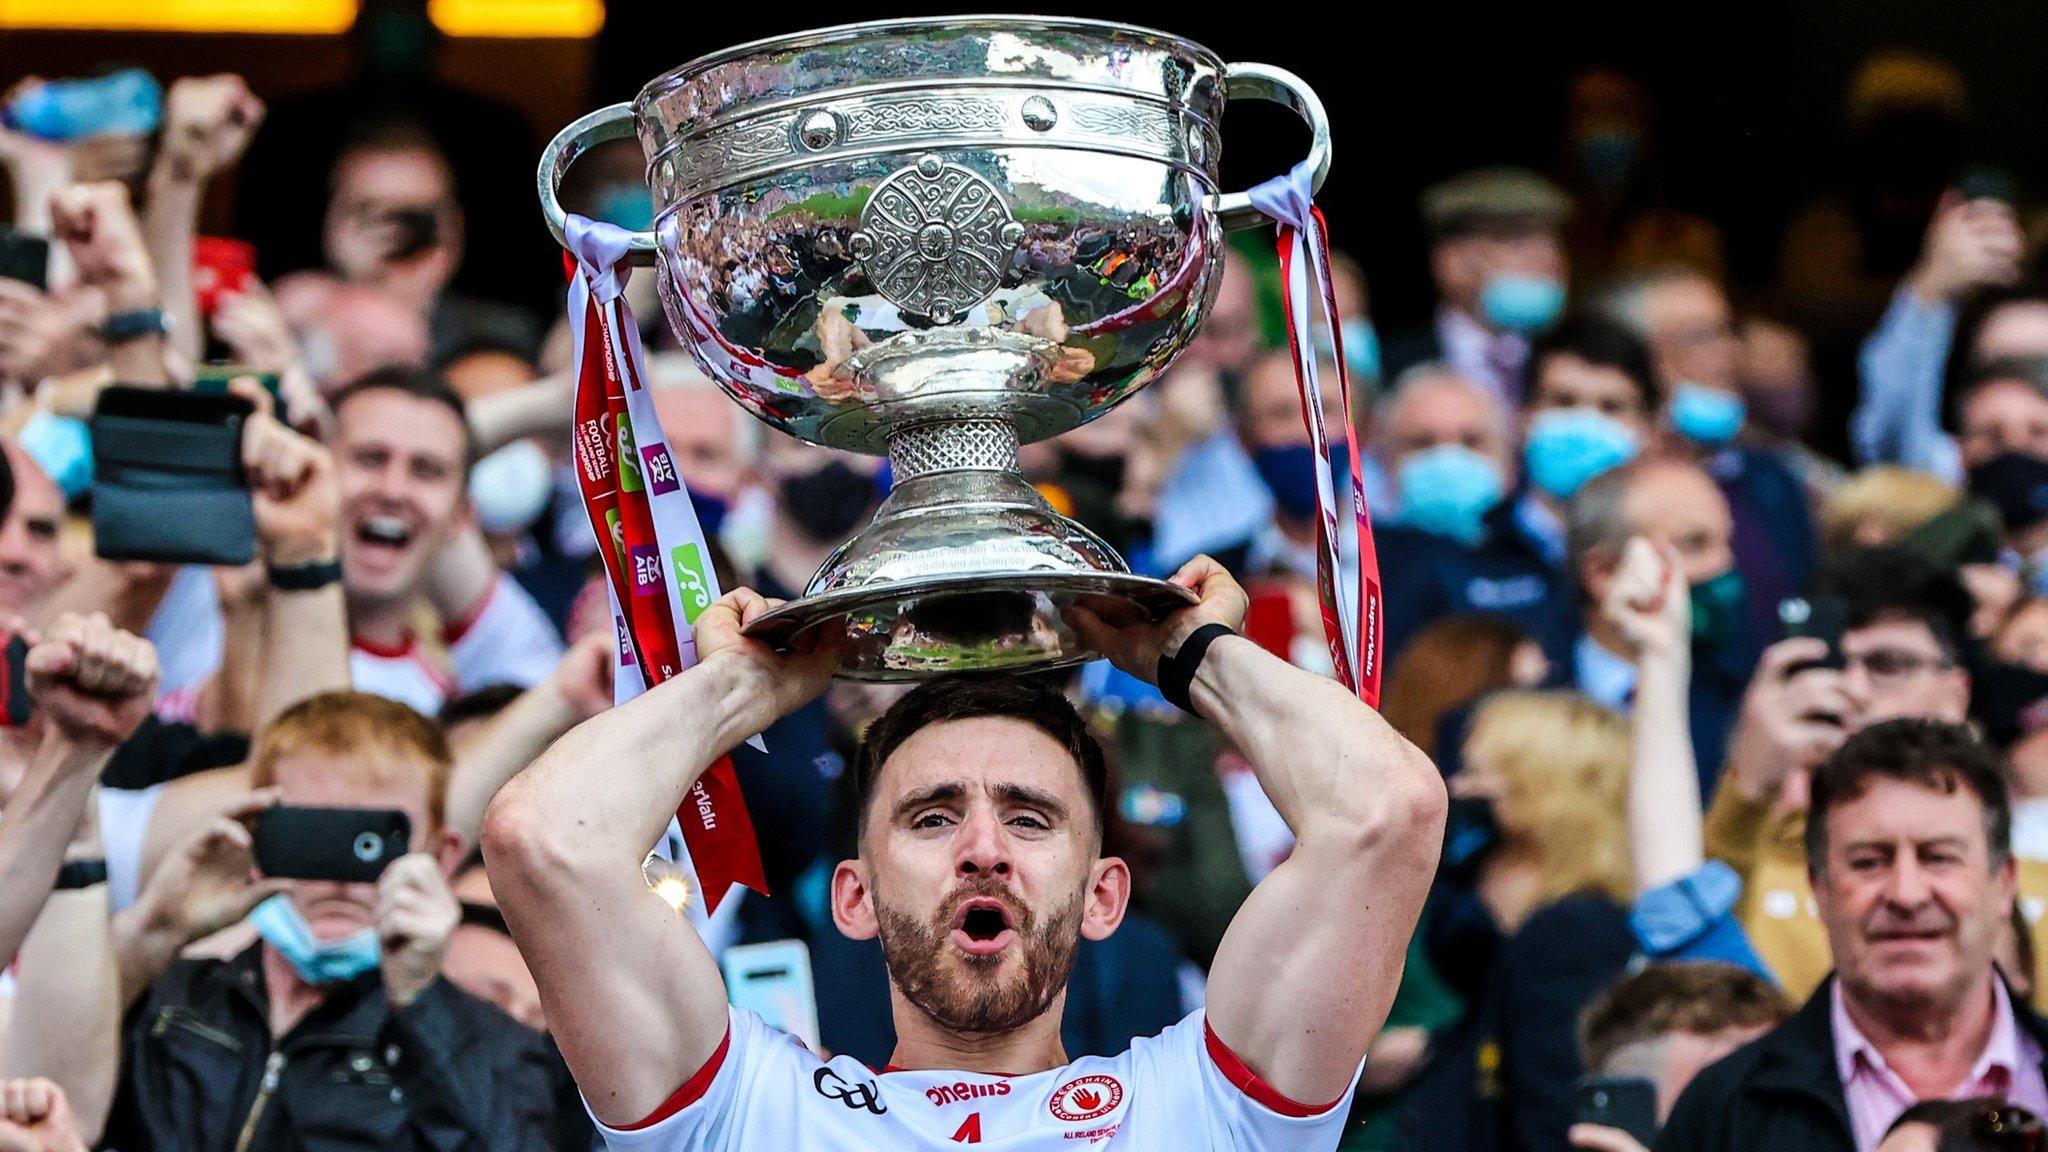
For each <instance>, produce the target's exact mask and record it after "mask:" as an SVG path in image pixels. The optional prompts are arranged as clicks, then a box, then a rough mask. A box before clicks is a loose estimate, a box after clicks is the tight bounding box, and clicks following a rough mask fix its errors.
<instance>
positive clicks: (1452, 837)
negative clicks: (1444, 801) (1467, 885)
mask: <svg viewBox="0 0 2048 1152" xmlns="http://www.w3.org/2000/svg"><path fill="white" fill-rule="evenodd" d="M1498 843H1500V822H1499V821H1498V820H1496V819H1495V818H1494V814H1493V801H1491V800H1488V799H1486V798H1485V797H1483V796H1453V797H1451V802H1450V809H1449V811H1448V813H1447V814H1446V819H1445V821H1444V868H1445V869H1446V870H1447V871H1451V872H1458V873H1466V874H1469V872H1470V870H1471V869H1473V868H1476V867H1478V865H1479V862H1480V861H1481V860H1482V859H1484V858H1485V856H1486V853H1487V852H1488V851H1489V850H1490V849H1492V848H1493V846H1494V845H1496V844H1498Z"/></svg>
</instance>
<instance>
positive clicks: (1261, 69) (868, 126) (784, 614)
mask: <svg viewBox="0 0 2048 1152" xmlns="http://www.w3.org/2000/svg"><path fill="white" fill-rule="evenodd" d="M1232 98H1238V99H1243V98H1252V99H1260V100H1271V101H1275V102H1278V103H1281V104H1285V105H1286V106H1287V107H1289V108H1291V109H1293V110H1294V111H1295V112H1296V113H1297V114H1298V115H1300V116H1301V117H1302V118H1303V119H1304V120H1306V121H1307V122H1308V125H1309V127H1310V129H1311V132H1312V143H1311V147H1310V153H1309V160H1310V163H1311V166H1312V168H1313V170H1314V172H1315V180H1316V183H1317V184H1318V185H1320V184H1321V182H1322V177H1323V174H1324V172H1325V171H1327V169H1328V167H1329V159H1330V144H1329V139H1330V133H1329V124H1328V121H1327V120H1326V119H1325V117H1324V114H1323V108H1322V104H1321V102H1320V101H1319V100H1317V99H1316V96H1315V93H1313V92H1311V91H1310V90H1309V89H1308V87H1307V86H1306V85H1304V84H1303V83H1302V82H1301V81H1300V80H1299V79H1297V78H1296V77H1294V76H1293V75H1291V74H1289V73H1287V72H1284V71H1282V70H1280V69H1278V68H1271V67H1267V66H1265V65H1262V64H1228V65H1226V64H1224V63H1223V61H1222V60H1221V59H1219V58H1218V57H1217V56H1216V55H1215V54H1214V53H1212V52H1210V51H1209V50H1208V49H1206V48H1203V47H1201V46H1200V45H1198V44H1193V43H1190V42H1188V41H1186V40H1183V39H1181V38H1179V37H1176V36H1170V35H1167V34H1166V33H1163V32H1154V31H1150V30H1147V29H1144V28H1135V27H1130V26H1127V25H1122V24H1110V23H1101V22H1096V21H1086V20H1062V19H1048V18H1042V17H1024V16H977V17H956V18H941V19H921V20H889V21H878V22H874V23H866V24H852V25H847V26H844V27H839V28H828V29H824V30H822V31H816V32H806V33H803V34H800V35H795V36H784V37H778V38H776V39H772V40H762V41H758V42H756V43H753V44H747V45H742V46H741V47H738V48H733V49H730V50H728V51H724V52H719V53H716V54H713V55H710V56H705V57H703V58H701V59H699V60H696V61H693V62H691V63H689V64H685V65H683V66H682V67H680V68H677V69H675V70H674V71H672V72H669V73H668V74H666V75H664V76H661V77H660V78H658V79H656V80H654V81H653V82H652V83H650V84H648V85H647V86H646V87H645V88H644V89H642V90H641V92H640V96H639V98H638V99H637V100H635V101H633V102H632V103H631V104H615V105H612V106H611V107H609V108H603V109H600V110H598V111H596V112H593V113H591V114H590V115H588V116H585V117H583V118H582V119H580V120H577V121H576V122H575V123H573V124H571V125H569V126H568V127H567V128H564V129H563V130H562V132H561V133H560V134H559V135H557V136H556V137H555V139H554V141H553V142H552V143H550V144H549V145H548V147H547V150H546V152H544V153H543V154H542V156H541V161H540V179H539V182H540V198H541V204H542V207H543V208H544V210H545V211H546V213H547V219H548V225H549V227H551V228H552V229H553V230H554V232H555V235H556V236H557V237H558V238H559V237H560V236H561V235H562V229H563V213H562V208H561V205H560V204H559V203H558V201H557V190H558V189H559V187H560V185H561V181H562V175H563V173H564V172H565V171H566V170H567V169H568V167H569V166H570V165H571V164H572V163H574V162H575V160H576V158H577V156H578V155H580V154H581V153H582V152H583V151H584V150H585V149H587V148H588V147H590V146H591V145H592V144H595V143H598V142H600V141H605V140H612V139H618V138H621V137H624V136H626V135H628V134H636V135H638V137H639V139H640V144H641V147H642V148H643V149H644V150H645V152H646V155H647V175H648V181H649V183H650V184H651V185H652V188H653V194H654V203H655V212H656V215H655V229H654V231H652V232H644V233H639V234H637V235H636V236H635V237H634V238H633V256H634V258H635V259H636V260H639V261H644V262H646V263H653V262H654V261H655V260H656V258H657V257H658V258H659V261H660V264H661V269H662V274H661V278H660V282H659V287H660V290H661V298H662V303H663V305H664V307H665V308H666V309H667V311H668V316H669V321H670V323H671V324H673V325H674V327H675V330H676V332H677V333H678V334H680V336H681V337H682V339H683V341H684V343H685V344H686V345H687V346H688V347H689V348H690V349H691V350H692V351H693V352H694V354H695V355H696V358H697V359H698V360H699V361H700V362H701V363H702V364H703V366H704V368H705V369H706V370H707V371H708V372H709V373H710V374H711V376H712V378H713V379H715V380H717V381H718V383H719V385H720V386H721V387H722V388H724V390H725V391H726V393H727V394H728V395H730V396H731V397H732V398H733V399H734V400H737V401H738V402H739V403H740V406H741V407H743V408H745V409H746V410H747V411H748V412H751V413H752V414H753V415H754V416H756V417H758V418H759V419H761V420H763V421H766V422H767V423H768V424H770V425H772V426H773V427H775V428H777V429H780V430H781V431H784V432H787V433H789V434H790V435H792V436H796V437H798V438H800V439H803V440H808V441H810V442H812V443H816V444H824V445H828V446H830V447H834V448H843V449H847V450H850V451H854V452H868V453H875V454H884V453H886V454H887V455H888V457H889V462H890V467H891V471H892V474H893V477H894V488H893V490H892V491H891V492H890V494H889V497H888V499H887V500H885V501H884V502H883V504H882V506H881V508H880V510H879V511H877V512H876V514H875V518H874V521H873V523H871V524H870V525H869V526H868V527H867V528H865V529H864V530H862V531H861V532H860V533H859V534H858V535H856V536H855V537H853V539H851V540H849V541H848V542H847V543H846V544H845V545H844V546H843V547H841V548H840V549H838V550H837V551H836V552H834V553H833V554H832V555H831V557H830V558H829V559H827V560H826V561H825V564H824V567H822V568H820V569H819V570H818V573H817V575H816V576H814V577H812V578H811V582H810V585H809V586H808V587H807V588H806V589H805V590H804V595H803V596H802V597H800V598H799V599H796V600H793V601H791V602H789V603H788V604H786V605H783V606H782V607H780V608H778V609H776V610H775V611H773V612H771V613H769V614H767V615H765V616H764V617H762V618H761V619H760V620H759V621H758V622H757V623H756V624H755V625H754V626H753V627H752V628H751V629H750V631H751V632H752V633H753V634H756V635H760V636H762V637H763V638H765V639H769V640H771V641H773V642H776V643H793V642H795V641H796V640H797V638H798V637H799V636H800V635H802V634H803V633H806V632H808V631H810V630H812V629H820V628H837V629H844V631H845V633H846V636H847V641H848V642H847V644H846V647H845V653H846V655H845V661H844V664H843V667H842V670H841V671H842V675H846V676H850V677H854V678H857V679H863V680H906V679H917V678H921V677H925V676H930V675H935V674H938V673H940V672H954V671H969V670H975V669H995V668H1004V669H1022V668H1043V667H1053V666H1057V665H1063V664H1072V663H1076V662H1079V661H1082V660H1086V659H1089V658H1090V657H1091V655H1092V654H1091V653H1090V652H1089V651H1088V650H1087V648H1086V646H1085V645H1083V644H1082V643H1081V641H1080V639H1079V637H1078V636H1077V635H1076V634H1075V633H1074V632H1073V631H1072V629H1070V628H1069V627H1068V626H1067V625H1066V624H1065V622H1063V620H1062V619H1061V610H1062V609H1063V608H1064V607H1066V606H1067V605H1069V604H1072V603H1076V602H1079V603H1083V604H1088V605H1089V606H1091V607H1093V608H1095V609H1096V610H1097V611H1099V612H1101V613H1102V614H1103V615H1104V616H1105V617H1106V618H1108V619H1111V620H1118V619H1132V618H1135V617H1136V616H1137V615H1138V614H1140V613H1143V614H1149V615H1152V616H1154V617H1156V616H1158V615H1160V614H1163V613H1165V612H1167V611H1170V610H1171V609H1173V608H1175V607H1178V606H1179V605H1182V604H1185V603H1187V602H1189V601H1190V600H1191V599H1192V595H1191V594H1190V593H1188V592H1187V591H1186V590H1184V589H1181V588H1179V587H1177V586H1174V585H1172V584H1169V583H1167V582H1165V581H1163V580H1155V579H1151V578H1149V577H1144V576H1137V575H1133V574H1132V573H1131V571H1130V569H1129V567H1128V566H1127V565H1126V564H1125V563H1124V561H1123V560H1122V559H1121V558H1120V557H1118V556H1117V554H1116V553H1115V552H1114V551H1113V550H1112V549H1111V548H1110V547H1109V545H1108V544H1106V543H1104V542H1103V540H1102V539H1101V538H1100V537H1098V536H1097V535H1096V534H1095V533H1093V532H1090V531H1089V530H1088V529H1086V528H1083V527H1082V526H1081V525H1079V524H1077V523H1075V522H1074V521H1072V520H1070V519H1067V518H1066V517H1064V516H1061V515H1059V514H1058V513H1056V512H1054V511H1053V510H1052V508H1051V507H1050V506H1049V505H1048V504H1047V503H1046V502H1045V500H1044V499H1043V498H1042V497H1040V496H1039V495H1038V493H1037V492H1036V491H1035V490H1034V489H1033V488H1032V486H1031V485H1030V484H1028V483H1026V482H1025V480H1024V479H1023V477H1022V476H1020V475H1019V474H1018V471H1017V447H1018V445H1019V444H1028V443H1031V442H1033V441H1036V440H1043V439H1045V438H1047V437H1050V436H1057V435H1059V434H1060V433H1062V432H1065V431H1067V430H1068V429H1070V428H1074V427H1076V426H1078V425H1080V424H1084V423H1086V422H1087V421H1089V420H1092V419H1094V418H1095V417H1097V416H1100V415H1101V414H1103V413H1104V412H1107V411H1108V410H1109V409H1110V408H1111V407H1113V406H1114V405H1116V404H1118V403H1119V402H1121V401H1122V400H1124V399H1125V398H1126V397H1128V396H1129V395H1130V394H1131V393H1133V392H1135V391H1137V390H1138V389H1140V388H1142V387H1144V386H1145V385H1146V384H1147V383H1149V382H1151V381H1152V380H1154V379H1157V378H1158V376H1159V375H1160V373H1162V372H1164V371H1166V369H1167V367H1168V365H1170V364H1172V363H1173V360H1174V357H1175V356H1176V355H1178V354H1179V353H1180V351H1181V349H1182V348H1184V347H1186V345H1187V343H1188V340H1189V339H1190V338H1191V337H1192V336H1193V335H1194V334H1195V330H1196V329H1197V328H1198V327H1200V325H1201V322H1202V316H1203V314H1204V312H1205V311H1206V310H1207V309H1208V307H1209V305H1210V302H1211V301H1212V299H1213V298H1214V295H1215V289H1216V283H1217V280H1218V278H1219V276H1220V273H1221V268H1222V258H1223V246H1222V236H1223V232H1224V231H1225V230H1226V229H1233V228H1244V227H1250V226H1253V225H1258V224H1263V223H1265V222H1266V217H1265V216H1263V215H1262V214H1261V213H1260V212H1259V211H1258V210H1257V209H1256V208H1254V207H1253V206H1252V204H1251V201H1250V199H1249V197H1248V196H1247V195H1246V194H1244V193H1231V194H1219V193H1218V192H1217V187H1216V185H1217V180H1216V167H1217V157H1218V154H1219V152H1220V151H1221V142H1220V140H1219V137H1218V129H1219V126H1220V125H1221V123H1222V118H1223V108H1224V104H1225V102H1226V101H1227V100H1229V99H1232Z"/></svg>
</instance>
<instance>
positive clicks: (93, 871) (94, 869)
mask: <svg viewBox="0 0 2048 1152" xmlns="http://www.w3.org/2000/svg"><path fill="white" fill-rule="evenodd" d="M106 882H107V861H106V858H105V857H101V858H100V859H97V860H66V861H65V862H64V866H63V867H62V868H59V869H57V891H59V892H68V891H71V890H72V889H75V888H90V887H92V886H93V885H95V884H105V883H106Z"/></svg>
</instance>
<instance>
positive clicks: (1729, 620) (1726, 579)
mask: <svg viewBox="0 0 2048 1152" xmlns="http://www.w3.org/2000/svg"><path fill="white" fill-rule="evenodd" d="M1747 591H1748V590H1747V589H1746V588H1744V587H1743V583H1742V573H1740V572H1737V571H1736V570H1735V569H1733V568H1730V569H1728V570H1727V571H1726V572H1723V573H1721V574H1720V575H1718V576H1709V577H1707V578H1706V579H1705V580H1702V581H1700V582H1699V583H1697V584H1695V585H1693V586H1692V639H1693V643H1695V644H1698V645H1700V646H1701V647H1703V648H1722V647H1726V646H1727V645H1728V644H1729V643H1730V642H1731V641H1733V640H1734V639H1735V633H1736V631H1737V630H1738V629H1739V628H1741V627H1742V609H1743V604H1744V601H1745V600H1746V599H1747Z"/></svg>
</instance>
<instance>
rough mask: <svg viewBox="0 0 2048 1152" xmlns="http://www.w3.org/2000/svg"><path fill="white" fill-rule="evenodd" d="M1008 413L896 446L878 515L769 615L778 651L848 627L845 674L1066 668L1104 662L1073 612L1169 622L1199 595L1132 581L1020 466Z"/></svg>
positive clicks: (768, 633) (766, 625) (766, 623)
mask: <svg viewBox="0 0 2048 1152" xmlns="http://www.w3.org/2000/svg"><path fill="white" fill-rule="evenodd" d="M1016 452H1017V441H1016V438H1015V435H1014V434H1013V433H1011V432H1010V431H1009V430H1008V428H1007V426H1005V425H1003V424H1002V423H1000V422H998V421H988V420H981V421H961V422H956V423H950V424H942V425H931V426H927V427H926V429H924V430H912V432H911V433H909V434H906V435H902V436H899V437H898V438H897V439H896V440H895V441H893V442H892V444H891V459H892V460H894V461H895V462H896V464H897V465H898V469H899V471H898V475H899V477H902V476H903V475H904V473H905V472H906V471H907V472H910V473H912V474H911V475H909V476H908V477H907V478H900V479H898V481H897V483H896V487H895V489H894V490H893V491H891V492H890V493H889V498H888V499H887V500H885V501H883V502H882V507H881V508H880V509H879V510H878V511H877V512H876V514H875V522H874V523H873V524H870V525H869V526H868V527H867V528H866V529H864V530H863V531H862V532H861V533H860V534H859V535H857V536H855V537H854V538H853V539H851V540H849V541H847V542H846V543H845V544H843V545H841V546H840V548H839V550H838V551H836V552H834V553H833V554H832V555H831V556H830V557H828V558H826V560H825V564H824V566H823V567H822V568H820V569H819V570H818V574H817V575H816V576H814V577H812V578H811V583H810V586H809V587H808V588H807V589H806V590H805V595H804V596H803V597H802V598H800V599H797V600H793V601H791V602H789V603H788V604H785V605H783V606H782V607H780V608H777V609H775V610H774V611H772V612H769V613H767V614H766V615H764V616H762V617H761V618H760V619H758V620H756V621H755V622H754V623H753V625H752V626H751V627H749V628H748V629H747V634H748V635H750V636H755V637H759V638H761V639H763V640H767V641H768V642H770V643H773V644H775V645H777V646H778V647H785V648H786V647H791V646H794V645H797V644H800V643H801V642H802V638H803V636H804V635H805V634H806V633H809V632H812V631H814V630H817V629H820V628H833V629H839V630H842V631H843V632H844V635H845V651H844V654H843V657H842V660H841V665H840V669H839V675H841V676H843V677H846V678H848V679H853V680H921V679H927V678H929V677H933V676H939V675H943V674H945V673H949V672H986V671H993V670H997V669H1004V670H1011V671H1023V670H1028V669H1039V668H1057V667H1061V666H1063V665H1068V664H1077V663H1080V662H1081V661H1084V660H1089V659H1093V658H1094V656H1095V653H1093V652H1091V651H1090V650H1089V649H1088V647H1087V645H1086V644H1084V643H1082V641H1081V638H1080V636H1078V635H1077V634H1075V632H1074V630H1073V629H1072V628H1071V627H1069V626H1068V624H1067V622H1066V621H1065V620H1064V619H1063V618H1062V616H1061V613H1062V612H1063V611H1064V610H1065V609H1066V608H1067V607H1068V606H1070V605H1074V604H1080V605H1083V606H1085V607H1088V608H1091V609H1093V610H1094V611H1095V612H1096V613H1097V614H1098V615H1100V616H1102V617H1103V618H1104V619H1106V620H1108V621H1109V622H1111V623H1114V624H1124V623H1133V622H1135V621H1137V620H1139V619H1155V620H1156V619H1158V618H1159V617H1161V616H1163V615H1165V614H1166V613H1168V612H1170V611H1172V610H1173V609H1175V608H1179V607H1182V606H1183V605H1186V604H1190V603H1193V602H1194V599H1195V595H1194V593H1192V592H1190V591H1188V590H1187V589H1185V588H1182V587H1180V586H1179V585H1176V584H1169V583H1167V582H1166V581H1164V580H1155V579H1152V578H1150V577H1147V576H1135V575H1132V574H1131V572H1130V570H1129V568H1127V567H1126V566H1125V564H1124V562H1123V560H1122V559H1121V558H1119V557H1118V556H1117V554H1116V552H1115V551H1114V550H1113V549H1111V548H1110V546H1109V545H1108V544H1106V543H1104V542H1103V540H1102V538H1101V537H1099V536H1097V535H1095V534H1094V533H1093V532H1090V531H1088V530H1087V529H1086V528H1083V527H1082V526H1081V525H1079V524H1076V523H1075V522H1073V521H1072V520H1069V519H1067V518H1066V517H1064V516H1061V515H1060V514H1059V513H1057V512H1054V511H1053V510H1052V508H1051V506H1049V505H1048V504H1046V502H1045V499H1044V497H1042V496H1040V495H1039V494H1038V492H1037V491H1036V490H1035V489H1033V488H1032V487H1031V485H1029V484H1027V483H1025V482H1024V478H1023V477H1022V476H1019V475H1017V473H1015V472H1014V471H1011V470H1009V469H1010V468H1011V467H1014V464H1015V460H1016Z"/></svg>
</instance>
